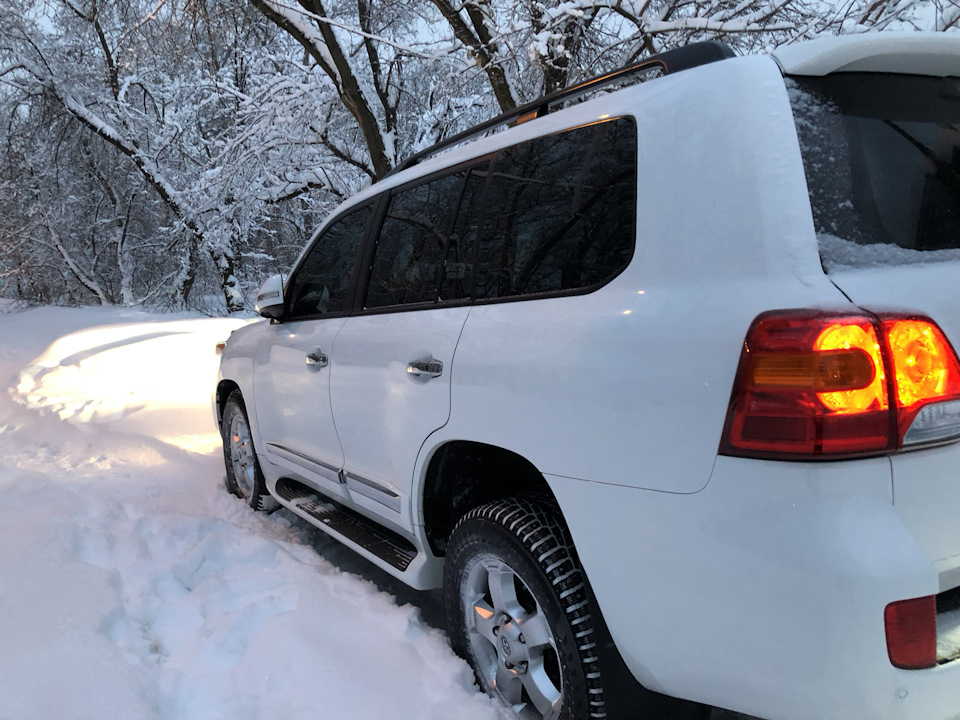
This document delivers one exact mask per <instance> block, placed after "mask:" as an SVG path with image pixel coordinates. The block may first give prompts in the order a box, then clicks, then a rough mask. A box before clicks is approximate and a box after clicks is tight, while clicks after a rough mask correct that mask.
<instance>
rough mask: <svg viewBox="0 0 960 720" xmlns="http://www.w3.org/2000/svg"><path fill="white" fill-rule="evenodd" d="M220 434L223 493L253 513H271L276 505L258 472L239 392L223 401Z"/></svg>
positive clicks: (247, 421) (245, 412) (258, 468)
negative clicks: (241, 501) (222, 462)
mask: <svg viewBox="0 0 960 720" xmlns="http://www.w3.org/2000/svg"><path fill="white" fill-rule="evenodd" d="M220 431H221V435H222V437H223V461H224V465H226V470H227V478H226V483H227V490H229V491H230V492H231V493H233V494H234V495H236V496H237V497H238V498H241V499H243V500H245V501H246V502H247V503H248V504H249V505H250V507H252V508H253V509H254V510H264V511H271V510H275V509H276V508H277V506H278V503H277V501H276V500H275V499H274V498H273V496H271V495H270V492H269V491H268V490H267V483H266V480H265V479H264V477H263V473H262V472H261V471H260V463H259V462H258V461H257V454H256V452H255V451H254V448H253V437H252V436H251V434H250V421H249V420H248V419H247V409H246V407H245V406H244V404H243V396H242V395H241V394H240V391H239V390H234V391H233V392H232V393H231V394H230V397H229V398H227V402H226V404H225V405H224V407H223V420H222V421H221V422H220Z"/></svg>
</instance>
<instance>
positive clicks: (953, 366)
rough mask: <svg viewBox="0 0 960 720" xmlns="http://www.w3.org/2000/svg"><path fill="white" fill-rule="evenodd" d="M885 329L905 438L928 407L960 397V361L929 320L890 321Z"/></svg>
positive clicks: (902, 432)
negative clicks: (921, 412) (924, 408)
mask: <svg viewBox="0 0 960 720" xmlns="http://www.w3.org/2000/svg"><path fill="white" fill-rule="evenodd" d="M883 329H884V332H885V334H886V337H887V344H888V346H889V348H890V354H891V357H892V358H893V367H894V372H895V378H896V388H897V406H898V410H899V412H898V416H899V417H898V425H899V429H900V438H901V439H903V438H905V437H906V434H907V431H908V430H909V429H910V426H911V425H912V424H913V422H914V420H915V419H916V417H917V414H918V413H919V412H920V411H921V410H922V409H923V407H924V406H926V405H929V404H931V403H934V402H941V401H945V400H953V399H958V398H960V362H958V360H957V355H956V353H954V351H953V348H952V347H951V346H950V343H949V342H948V341H947V339H946V338H945V337H944V335H943V332H941V330H940V328H938V327H937V326H936V325H934V324H933V323H932V322H930V321H929V320H923V319H897V318H887V319H884V321H883Z"/></svg>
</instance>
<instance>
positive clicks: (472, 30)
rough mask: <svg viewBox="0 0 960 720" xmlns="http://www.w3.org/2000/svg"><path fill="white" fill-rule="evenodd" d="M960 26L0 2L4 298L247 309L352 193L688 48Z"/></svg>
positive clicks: (572, 8)
mask: <svg viewBox="0 0 960 720" xmlns="http://www.w3.org/2000/svg"><path fill="white" fill-rule="evenodd" d="M890 30H936V31H947V32H957V31H960V0H837V1H836V2H830V1H825V0H566V1H561V0H465V1H464V0H0V297H6V298H9V299H16V300H21V301H25V302H27V303H38V304H41V303H42V304H63V305H88V304H104V305H108V304H109V305H126V306H143V307H145V308H149V309H155V310H167V309H192V310H199V311H201V312H204V313H207V314H211V315H222V314H229V313H238V312H245V311H248V310H249V309H250V308H251V306H252V302H251V299H252V296H253V294H254V291H255V288H256V286H257V284H258V283H259V281H260V280H261V279H262V278H263V277H265V276H266V275H268V274H271V273H275V272H285V271H286V270H287V269H288V268H289V267H290V266H291V264H292V262H293V261H294V260H295V258H296V257H297V255H298V254H299V253H300V250H301V249H302V248H303V246H304V244H305V242H306V240H307V239H308V238H309V236H310V234H311V232H312V231H313V229H314V228H315V227H316V226H317V225H318V224H319V223H320V222H321V221H322V219H323V218H324V216H325V215H326V214H327V213H328V212H329V211H330V210H331V209H333V208H334V207H335V206H336V205H337V204H338V203H339V202H341V201H342V200H343V199H345V198H347V197H349V196H350V195H351V194H352V193H353V192H355V191H356V190H357V189H359V188H360V187H362V186H364V185H366V184H369V183H371V182H373V181H375V180H377V179H380V178H382V177H384V175H386V174H387V173H388V172H389V171H390V170H391V168H393V167H394V166H395V165H396V164H397V163H398V162H400V161H402V160H403V158H404V157H406V156H408V155H410V154H412V153H414V152H416V151H418V150H420V149H423V148H425V147H428V146H429V145H431V144H433V143H434V142H436V141H438V140H440V139H443V138H445V137H449V136H450V135H452V134H454V133H456V132H458V131H460V130H463V129H465V128H467V127H470V126H471V125H474V124H476V123H478V122H480V121H482V120H484V119H487V118H490V117H493V116H495V115H497V114H499V113H500V112H502V111H506V110H509V109H511V108H513V107H515V106H517V105H519V104H522V103H523V102H526V101H529V100H533V99H536V98H537V97H539V96H541V95H543V94H545V93H549V92H551V91H554V90H557V89H560V88H563V87H565V86H568V85H571V84H574V83H577V82H579V81H581V80H583V79H586V78H589V77H592V76H595V75H598V74H600V73H602V72H605V71H608V70H611V69H614V68H617V67H621V66H623V65H626V64H629V63H631V62H635V61H637V60H641V59H643V58H644V57H647V56H649V55H651V54H654V53H657V52H660V51H663V50H668V49H671V48H674V47H678V46H682V45H686V44H689V43H691V42H696V41H699V40H716V39H719V40H722V41H723V42H725V43H727V44H728V45H730V46H731V47H732V48H733V49H734V50H735V51H736V52H737V53H741V54H746V53H756V52H764V51H769V50H772V49H773V48H775V47H777V46H779V45H783V44H787V43H793V42H797V41H799V40H801V39H807V38H813V37H818V36H823V35H836V34H841V33H860V32H877V31H890Z"/></svg>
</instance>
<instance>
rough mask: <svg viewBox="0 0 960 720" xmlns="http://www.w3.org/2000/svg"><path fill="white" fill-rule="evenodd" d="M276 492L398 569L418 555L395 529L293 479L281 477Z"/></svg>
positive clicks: (404, 568)
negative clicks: (382, 525) (381, 524)
mask: <svg viewBox="0 0 960 720" xmlns="http://www.w3.org/2000/svg"><path fill="white" fill-rule="evenodd" d="M276 492H277V495H278V496H279V497H280V498H281V499H282V500H284V501H285V502H288V503H290V504H291V505H293V506H294V507H296V508H297V509H298V510H300V511H301V512H303V513H306V514H307V515H309V516H310V518H311V519H312V520H313V521H314V522H316V523H317V524H322V525H324V526H326V527H328V528H330V529H331V530H334V531H336V532H337V533H339V534H340V535H343V536H344V537H345V538H347V539H348V540H350V541H351V542H354V543H356V544H357V545H359V546H360V547H362V548H363V549H364V550H366V551H367V552H369V553H371V554H373V555H376V556H377V557H378V558H380V559H381V560H383V561H384V562H386V563H388V564H390V565H392V566H393V567H395V568H396V569H397V570H400V571H403V570H406V569H407V568H408V567H409V566H410V563H411V562H413V559H414V558H415V557H416V556H417V549H416V548H415V547H414V546H413V543H411V542H409V541H408V540H406V539H404V538H403V537H401V536H400V535H398V534H397V533H394V532H391V531H390V530H387V529H386V528H384V527H381V526H380V525H378V524H377V523H375V522H373V521H372V520H369V519H367V518H365V517H364V516H363V515H360V514H359V513H356V512H353V511H352V510H350V509H348V508H345V507H344V506H343V505H341V504H339V503H337V502H334V501H333V500H330V499H328V498H326V497H323V496H321V495H320V493H318V492H317V491H316V490H313V489H312V488H309V487H307V486H306V485H302V484H301V483H298V482H296V481H295V480H289V479H287V478H282V479H280V480H279V481H278V482H277V489H276Z"/></svg>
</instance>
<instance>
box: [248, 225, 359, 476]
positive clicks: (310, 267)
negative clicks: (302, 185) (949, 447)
mask: <svg viewBox="0 0 960 720" xmlns="http://www.w3.org/2000/svg"><path fill="white" fill-rule="evenodd" d="M371 214H372V211H371V208H370V206H364V207H361V208H359V209H356V210H353V211H352V212H350V213H348V214H346V215H343V216H341V217H339V218H337V219H336V220H334V221H333V222H332V223H330V225H329V226H328V227H327V228H326V229H325V230H324V231H323V232H322V233H321V234H320V236H319V237H318V238H317V239H316V240H315V241H314V243H313V245H312V246H311V247H310V249H309V250H308V251H307V253H306V254H305V255H304V257H303V259H302V261H301V262H300V264H299V265H298V266H297V268H296V269H295V270H294V272H293V275H292V276H291V278H290V282H289V283H288V285H287V289H286V295H287V307H286V313H285V315H284V317H283V319H282V321H281V322H278V323H274V324H272V325H271V326H270V327H269V328H267V332H266V333H264V336H263V339H262V340H261V343H260V347H259V348H258V352H257V362H256V367H255V369H254V392H255V393H256V397H257V403H256V407H257V421H258V424H259V427H260V436H261V438H262V440H263V443H264V447H263V451H264V452H265V453H266V455H267V457H268V459H269V460H270V462H272V463H273V464H275V465H278V466H280V467H283V468H286V469H287V470H289V471H291V472H293V473H294V474H296V475H297V476H299V477H301V478H304V479H306V480H308V481H313V482H314V483H317V484H319V485H320V486H321V487H324V488H326V489H327V490H330V489H332V488H333V487H337V486H339V485H340V481H341V474H340V472H341V469H342V468H343V451H342V450H341V448H340V441H339V439H338V438H337V431H336V427H335V426H334V422H333V413H332V410H331V407H330V369H331V367H330V363H331V353H332V350H333V344H334V339H335V338H336V336H337V334H338V333H339V332H340V330H341V328H342V327H343V324H344V322H345V321H346V313H347V312H349V311H350V310H351V305H352V302H353V297H352V289H353V285H352V283H351V278H352V277H353V274H354V269H355V268H356V265H357V260H358V256H359V253H360V248H361V245H362V244H363V238H364V235H365V233H366V231H367V228H368V226H369V224H370V216H371Z"/></svg>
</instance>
